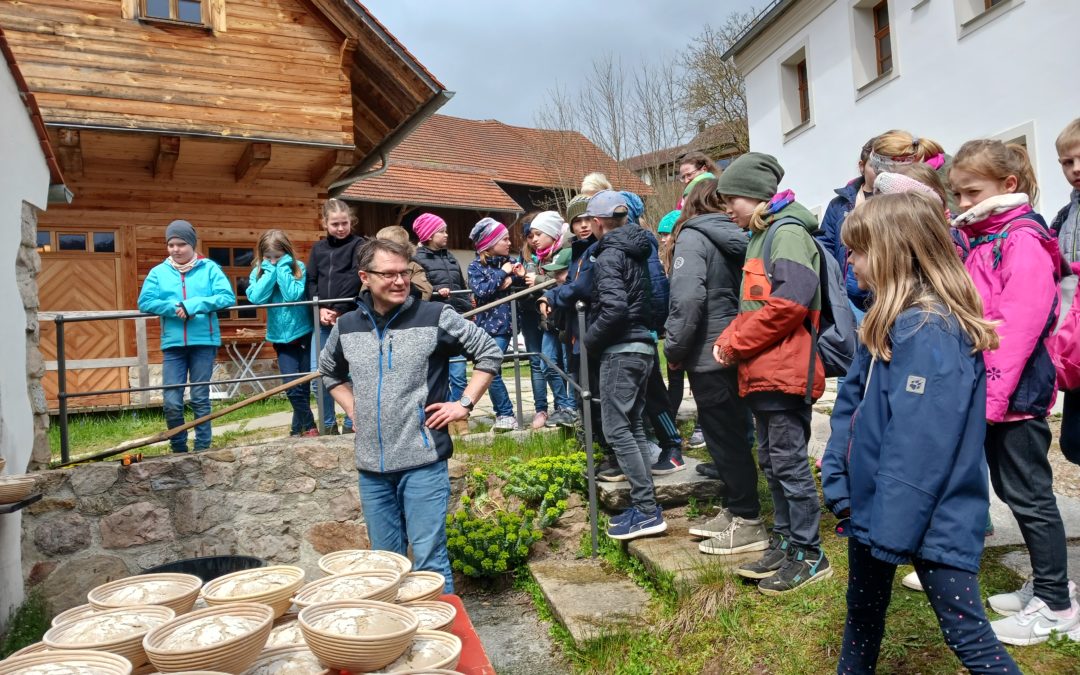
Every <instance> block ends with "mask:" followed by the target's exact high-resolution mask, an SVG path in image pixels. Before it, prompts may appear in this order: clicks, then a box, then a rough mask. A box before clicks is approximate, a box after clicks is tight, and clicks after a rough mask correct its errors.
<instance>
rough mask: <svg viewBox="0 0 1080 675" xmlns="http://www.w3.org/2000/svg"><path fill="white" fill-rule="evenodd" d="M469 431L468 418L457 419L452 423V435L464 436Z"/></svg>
mask: <svg viewBox="0 0 1080 675" xmlns="http://www.w3.org/2000/svg"><path fill="white" fill-rule="evenodd" d="M467 433H469V422H468V421H467V420H457V421H454V422H451V423H450V435H451V436H464V435H465V434H467Z"/></svg>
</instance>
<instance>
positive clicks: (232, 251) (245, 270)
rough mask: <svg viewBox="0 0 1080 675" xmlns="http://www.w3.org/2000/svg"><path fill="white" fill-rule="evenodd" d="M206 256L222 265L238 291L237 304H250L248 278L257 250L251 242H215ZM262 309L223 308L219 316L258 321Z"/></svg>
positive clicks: (208, 249)
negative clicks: (245, 243)
mask: <svg viewBox="0 0 1080 675" xmlns="http://www.w3.org/2000/svg"><path fill="white" fill-rule="evenodd" d="M206 257H207V258H210V259H211V260H213V261H214V262H216V263H217V264H219V265H221V270H222V271H223V272H224V273H225V276H226V277H228V278H229V281H230V282H231V283H232V286H233V291H234V292H235V293H236V304H238V305H250V304H251V302H250V301H249V300H248V299H247V287H248V278H249V277H250V275H251V266H252V264H253V263H254V261H255V250H254V249H253V248H251V245H250V244H247V245H244V244H226V243H214V244H212V245H210V246H209V247H208V248H207V249H206ZM259 314H260V310H255V309H237V310H222V311H220V312H218V316H220V317H221V318H222V319H237V320H241V321H258V320H259Z"/></svg>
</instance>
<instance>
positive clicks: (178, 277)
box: [139, 257, 236, 349]
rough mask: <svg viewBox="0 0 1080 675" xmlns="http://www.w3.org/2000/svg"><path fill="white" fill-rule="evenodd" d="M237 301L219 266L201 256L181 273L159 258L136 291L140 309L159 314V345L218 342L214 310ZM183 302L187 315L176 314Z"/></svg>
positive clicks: (203, 344) (213, 344)
mask: <svg viewBox="0 0 1080 675" xmlns="http://www.w3.org/2000/svg"><path fill="white" fill-rule="evenodd" d="M235 303H236V294H235V293H234V292H233V289H232V284H230V283H229V279H228V277H226V276H225V273H224V272H222V271H221V266H220V265H218V264H217V263H216V262H214V261H213V260H210V259H208V258H202V257H200V258H199V259H198V260H197V261H196V263H195V266H194V267H193V268H191V269H190V270H189V271H188V272H187V273H186V274H181V273H180V272H178V271H177V270H176V268H174V267H173V266H172V265H170V264H169V262H168V261H165V262H162V263H161V264H160V265H157V266H156V267H154V268H153V269H151V270H150V274H147V275H146V281H144V282H143V286H142V291H141V292H140V293H139V311H140V312H146V313H147V314H157V315H158V316H159V317H161V348H162V349H171V348H173V347H196V346H215V347H220V346H221V329H220V328H218V318H217V310H219V309H224V308H226V307H230V306H232V305H234V304H235ZM181 304H182V305H183V306H184V310H185V311H186V312H187V315H188V318H187V319H181V318H180V317H178V316H177V315H176V307H177V305H181Z"/></svg>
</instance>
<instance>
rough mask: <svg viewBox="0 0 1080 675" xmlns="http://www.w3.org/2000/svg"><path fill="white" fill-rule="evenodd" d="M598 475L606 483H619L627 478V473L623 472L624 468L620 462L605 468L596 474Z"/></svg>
mask: <svg viewBox="0 0 1080 675" xmlns="http://www.w3.org/2000/svg"><path fill="white" fill-rule="evenodd" d="M596 477H597V478H599V479H600V480H602V481H604V482H605V483H618V482H619V481H624V480H626V474H624V473H623V472H622V469H620V468H619V465H618V464H616V465H615V466H612V467H609V468H607V469H604V470H603V471H601V472H600V473H598V474H596Z"/></svg>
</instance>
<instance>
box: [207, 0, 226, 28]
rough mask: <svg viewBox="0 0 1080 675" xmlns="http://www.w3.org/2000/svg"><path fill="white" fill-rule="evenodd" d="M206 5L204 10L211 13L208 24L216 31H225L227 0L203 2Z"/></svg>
mask: <svg viewBox="0 0 1080 675" xmlns="http://www.w3.org/2000/svg"><path fill="white" fill-rule="evenodd" d="M203 5H204V6H205V7H206V8H205V9H204V10H203V11H204V12H207V13H208V14H209V17H207V18H208V19H209V20H208V21H207V22H206V23H207V25H209V26H210V28H211V29H212V30H213V31H214V32H215V33H224V32H225V0H210V2H209V3H205V2H204V3H203Z"/></svg>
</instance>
